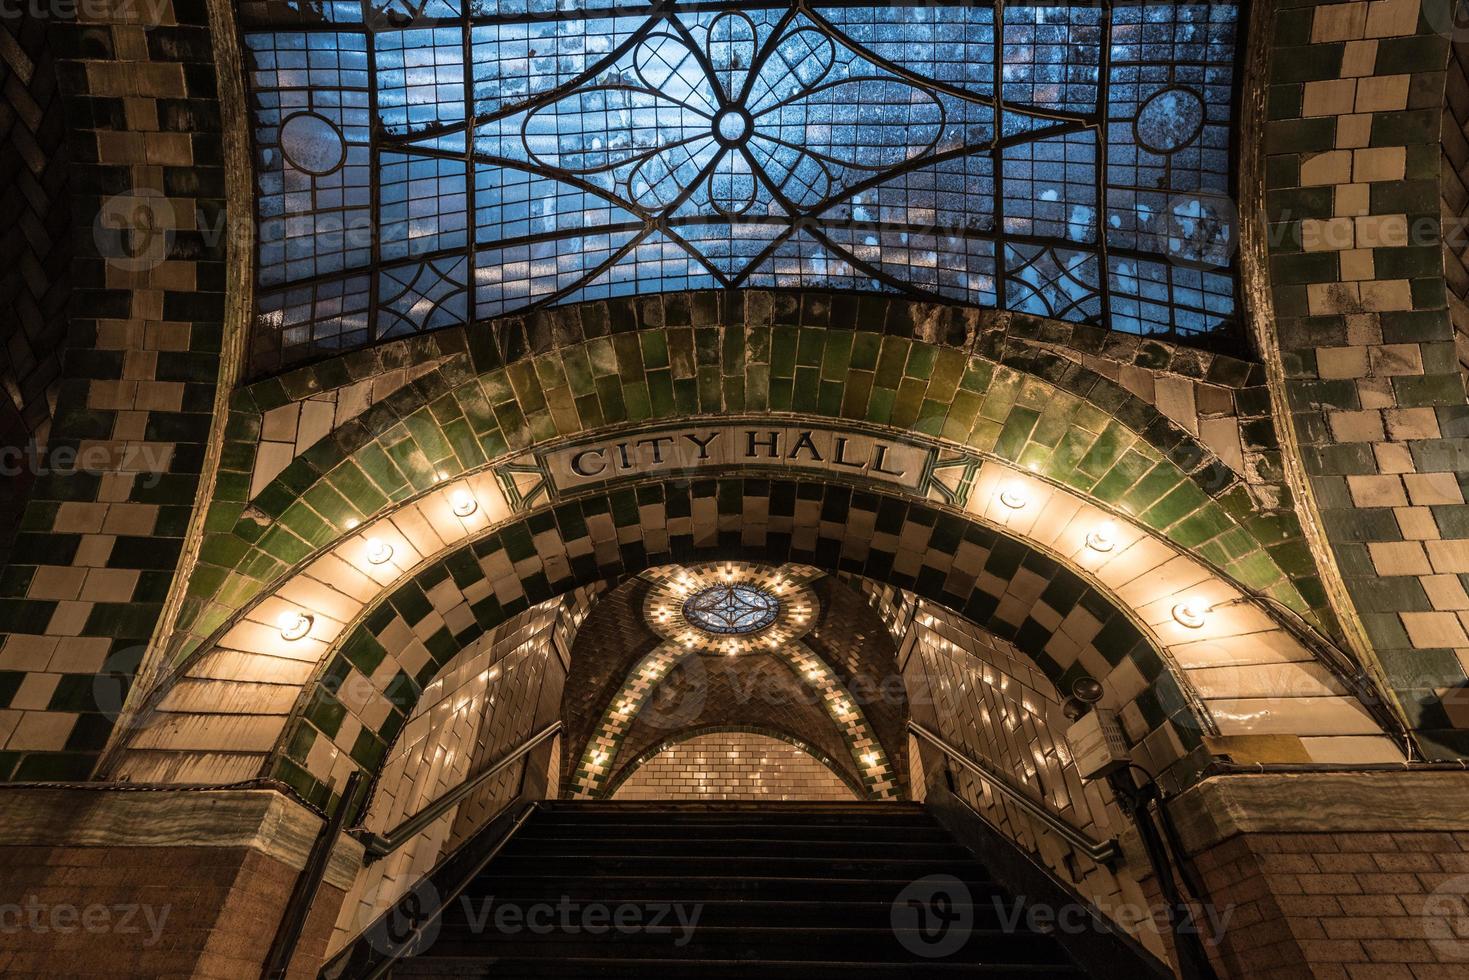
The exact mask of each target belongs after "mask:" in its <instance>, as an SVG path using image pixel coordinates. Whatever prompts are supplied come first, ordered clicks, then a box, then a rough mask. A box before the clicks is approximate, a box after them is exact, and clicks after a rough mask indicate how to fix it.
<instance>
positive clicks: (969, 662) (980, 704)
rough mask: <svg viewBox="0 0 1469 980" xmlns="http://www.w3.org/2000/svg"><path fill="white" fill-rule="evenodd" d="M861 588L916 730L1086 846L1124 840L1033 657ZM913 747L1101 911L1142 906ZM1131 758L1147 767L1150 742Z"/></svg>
mask: <svg viewBox="0 0 1469 980" xmlns="http://www.w3.org/2000/svg"><path fill="white" fill-rule="evenodd" d="M863 588H864V590H865V591H866V593H867V595H868V596H869V598H870V600H871V602H872V603H873V605H874V606H875V607H876V608H877V609H878V610H879V611H880V612H881V613H882V615H883V618H884V619H885V620H886V621H887V623H888V624H889V627H890V628H891V629H892V630H893V632H894V634H895V636H896V637H899V638H900V644H901V648H900V653H899V656H900V659H901V661H902V664H903V676H904V679H905V681H906V682H907V685H908V697H909V703H910V704H911V706H912V711H913V717H914V720H915V721H918V722H919V723H920V724H923V725H926V726H928V727H929V728H931V729H933V730H935V731H937V732H938V733H939V734H940V735H941V736H942V737H943V738H944V739H945V740H946V741H948V742H949V743H951V744H953V745H955V746H957V747H958V748H960V749H962V750H963V751H965V752H966V753H967V754H968V755H969V756H970V758H973V759H976V760H978V761H980V762H982V763H985V764H987V765H988V766H989V767H990V768H991V769H994V770H998V772H999V773H1001V774H1002V775H1003V776H1005V777H1006V778H1007V780H1008V782H1009V784H1010V785H1011V786H1012V787H1014V788H1016V789H1019V790H1020V791H1022V792H1024V793H1026V794H1028V795H1029V796H1031V798H1032V799H1034V800H1036V801H1037V802H1040V803H1042V804H1044V805H1045V806H1046V808H1047V809H1048V810H1050V812H1051V813H1053V814H1055V815H1056V816H1057V817H1059V818H1060V819H1062V820H1064V821H1066V822H1067V823H1069V824H1071V825H1072V826H1073V827H1076V828H1077V829H1078V830H1081V831H1083V832H1084V833H1086V834H1087V835H1088V836H1089V837H1091V838H1092V839H1093V840H1095V841H1103V840H1109V839H1116V838H1118V837H1119V836H1121V835H1122V834H1123V833H1125V832H1126V830H1127V821H1126V817H1125V816H1124V815H1123V814H1122V812H1121V811H1120V810H1119V809H1118V807H1117V805H1116V803H1115V801H1114V800H1113V797H1112V792H1111V790H1110V789H1109V788H1108V787H1107V786H1106V785H1105V783H1102V782H1098V781H1092V782H1085V783H1084V782H1083V781H1082V780H1081V778H1080V777H1079V776H1078V774H1077V772H1076V767H1075V766H1074V765H1073V764H1072V762H1071V756H1070V749H1069V746H1068V745H1067V744H1066V741H1065V737H1064V733H1065V729H1066V726H1067V725H1068V724H1069V722H1067V721H1066V719H1065V717H1064V716H1063V715H1062V713H1061V698H1060V696H1059V695H1058V694H1057V692H1056V687H1055V685H1054V684H1053V683H1052V682H1051V680H1050V679H1049V678H1047V677H1046V676H1045V675H1043V674H1042V673H1040V672H1039V671H1038V670H1036V669H1035V667H1034V664H1033V662H1032V661H1031V660H1030V658H1029V657H1027V656H1026V655H1025V654H1024V653H1022V652H1021V651H1020V650H1018V649H1016V647H1015V646H1014V644H1012V643H1009V642H1007V641H1005V640H1003V639H1001V638H999V637H997V636H995V635H993V634H991V633H988V632H986V631H985V630H983V629H980V628H978V627H976V626H975V625H974V624H972V623H969V622H966V621H965V620H964V619H962V618H960V617H958V616H955V615H953V614H952V613H950V612H948V611H946V610H944V609H942V608H940V607H937V606H935V605H933V604H932V603H929V602H927V601H925V600H922V599H918V598H916V597H915V596H913V595H912V594H911V593H908V592H904V591H902V590H896V589H892V588H887V587H882V586H878V585H875V584H873V583H870V582H868V583H863ZM1114 682H1115V680H1114ZM1109 694H1110V695H1111V698H1110V700H1109V702H1108V703H1116V702H1117V701H1118V700H1119V699H1118V698H1117V694H1118V692H1117V691H1115V690H1113V691H1111V692H1109ZM1135 720H1136V719H1134V721H1135ZM1154 737H1161V736H1154ZM917 744H918V748H919V750H920V753H921V754H923V753H926V758H927V759H928V760H929V764H930V767H931V768H932V769H933V771H932V772H930V774H929V775H930V778H933V777H935V776H937V773H938V770H939V768H941V767H947V769H948V770H949V772H950V773H951V774H952V776H953V777H954V789H955V792H956V793H958V794H959V796H960V797H961V798H963V799H964V800H965V801H966V802H968V803H969V804H970V805H971V806H972V807H974V809H975V810H976V811H978V812H979V814H980V815H981V816H982V817H983V818H984V819H985V820H986V821H987V822H988V823H989V824H990V825H991V826H992V827H994V828H995V829H996V830H998V831H999V832H1000V833H1002V834H1004V835H1005V836H1006V837H1008V838H1009V839H1010V840H1012V841H1014V842H1015V843H1016V844H1017V845H1018V846H1020V847H1021V848H1022V849H1024V850H1025V851H1027V852H1029V853H1030V854H1032V855H1033V856H1034V857H1035V859H1036V860H1038V861H1039V862H1040V863H1042V864H1043V865H1044V866H1046V867H1047V868H1049V869H1050V870H1051V872H1052V873H1053V874H1054V875H1056V876H1057V877H1058V878H1060V879H1061V880H1062V881H1065V882H1067V883H1069V884H1070V885H1071V887H1073V888H1075V889H1076V890H1077V891H1078V892H1079V893H1080V894H1081V895H1083V896H1085V897H1086V898H1087V899H1088V900H1090V901H1091V902H1093V903H1094V904H1096V905H1097V907H1099V908H1101V909H1102V910H1103V911H1109V910H1112V911H1118V910H1122V909H1124V908H1125V907H1131V908H1140V907H1143V906H1144V905H1146V904H1147V903H1146V901H1145V898H1144V893H1143V890H1142V888H1141V886H1140V885H1139V883H1138V882H1139V876H1138V875H1136V874H1135V873H1133V872H1132V871H1131V870H1129V869H1128V868H1127V867H1126V866H1125V865H1123V866H1118V867H1112V868H1109V867H1106V866H1103V865H1100V864H1097V863H1096V862H1094V861H1092V860H1091V859H1089V858H1087V857H1086V856H1085V855H1084V854H1082V853H1081V852H1078V851H1076V850H1075V849H1073V848H1072V847H1071V846H1070V845H1069V844H1068V843H1066V842H1065V841H1064V840H1061V839H1060V838H1058V837H1057V836H1056V835H1055V834H1054V833H1052V832H1051V831H1049V830H1048V829H1047V828H1046V827H1045V826H1044V825H1043V824H1041V823H1040V822H1039V821H1037V820H1035V819H1034V818H1033V817H1031V816H1030V815H1029V814H1028V813H1026V812H1025V811H1024V810H1023V809H1021V808H1020V807H1019V806H1017V805H1016V804H1015V803H1014V802H1013V801H1011V800H1010V799H1008V798H1007V797H1006V796H1004V795H1003V794H1002V793H1001V792H999V791H997V790H996V789H995V787H994V786H993V784H991V783H990V782H988V781H986V780H983V779H979V778H976V777H974V776H973V775H971V774H970V773H968V772H967V771H965V770H964V769H963V768H961V767H959V766H956V765H953V764H952V763H949V762H947V761H946V760H945V759H944V757H943V756H942V755H938V754H934V752H933V749H932V748H931V747H929V746H928V745H927V743H923V742H919V743H917ZM1135 751H1137V753H1138V755H1139V757H1140V758H1142V759H1144V760H1146V759H1147V758H1148V748H1147V746H1146V740H1144V742H1143V743H1141V744H1140V745H1138V746H1136V747H1135ZM1135 925H1136V923H1133V926H1135ZM1136 936H1137V938H1138V939H1139V941H1141V942H1143V943H1145V944H1146V945H1148V946H1149V948H1151V949H1152V950H1153V951H1154V952H1155V953H1160V954H1161V951H1162V946H1161V945H1160V944H1159V942H1158V939H1159V937H1158V936H1157V935H1156V933H1154V932H1152V931H1150V930H1147V929H1142V930H1139V931H1137V932H1136Z"/></svg>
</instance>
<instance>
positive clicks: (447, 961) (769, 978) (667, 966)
mask: <svg viewBox="0 0 1469 980" xmlns="http://www.w3.org/2000/svg"><path fill="white" fill-rule="evenodd" d="M751 965H752V964H751V962H750V961H749V960H712V959H709V960H679V961H670V960H666V959H658V958H652V957H649V958H629V957H605V956H599V957H591V956H585V957H558V958H556V959H536V958H520V959H517V958H513V957H493V958H491V957H484V956H463V957H447V956H446V957H418V958H416V959H409V960H403V961H401V962H399V963H397V964H394V966H393V969H392V972H391V973H390V974H389V976H392V977H405V978H406V977H414V978H420V980H469V978H476V980H479V978H484V980H488V978H494V980H502V978H505V980H512V978H521V977H524V978H533V977H534V978H539V977H609V978H626V980H638V978H643V977H654V978H663V977H669V978H678V980H687V978H688V977H709V978H711V980H724V978H729V980H749V978H751V977H753V976H758V977H760V978H761V980H899V978H905V977H918V978H922V977H952V976H964V977H983V978H985V980H1040V978H1045V980H1051V978H1055V980H1070V978H1080V977H1085V976H1086V974H1085V973H1083V972H1082V971H1081V970H1079V969H1077V968H1076V967H1074V966H1062V965H1060V964H1054V963H1040V964H978V963H946V962H943V961H929V962H925V963H862V962H853V961H835V960H834V961H829V962H825V963H812V962H809V961H804V960H761V961H760V962H759V972H758V973H756V972H754V971H752V969H751Z"/></svg>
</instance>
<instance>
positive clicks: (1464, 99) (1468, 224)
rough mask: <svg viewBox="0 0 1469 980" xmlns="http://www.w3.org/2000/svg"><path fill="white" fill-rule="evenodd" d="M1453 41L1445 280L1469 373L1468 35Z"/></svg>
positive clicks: (1444, 170) (1446, 136)
mask: <svg viewBox="0 0 1469 980" xmlns="http://www.w3.org/2000/svg"><path fill="white" fill-rule="evenodd" d="M1451 42H1452V43H1451V44H1450V46H1449V63H1448V67H1447V69H1446V70H1445V78H1444V105H1443V118H1442V122H1441V126H1440V130H1439V133H1440V140H1441V143H1440V146H1441V148H1442V158H1441V159H1440V161H1439V168H1440V170H1439V186H1440V188H1441V192H1442V200H1441V202H1440V212H1441V215H1442V220H1443V239H1444V279H1445V285H1446V286H1447V287H1448V292H1447V294H1446V296H1445V297H1444V298H1445V299H1446V300H1447V301H1448V304H1449V317H1450V318H1451V319H1452V320H1453V323H1454V348H1455V351H1456V353H1457V355H1458V360H1459V367H1460V368H1461V369H1462V370H1464V371H1466V372H1469V43H1466V42H1469V38H1465V37H1455V38H1452V39H1451Z"/></svg>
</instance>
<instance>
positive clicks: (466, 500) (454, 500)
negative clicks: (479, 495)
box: [449, 489, 479, 517]
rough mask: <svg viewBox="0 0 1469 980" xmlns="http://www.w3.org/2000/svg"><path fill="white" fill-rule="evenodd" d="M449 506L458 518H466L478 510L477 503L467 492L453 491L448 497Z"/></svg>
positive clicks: (462, 490)
mask: <svg viewBox="0 0 1469 980" xmlns="http://www.w3.org/2000/svg"><path fill="white" fill-rule="evenodd" d="M449 506H450V507H452V508H453V509H454V513H455V515H456V516H458V517H468V516H469V515H470V514H473V513H474V512H475V511H476V510H478V509H479V503H478V502H477V501H476V500H475V499H474V497H473V496H472V495H471V494H470V492H469V491H468V490H464V489H459V490H455V491H454V492H453V493H452V494H450V495H449Z"/></svg>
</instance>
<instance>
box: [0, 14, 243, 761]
mask: <svg viewBox="0 0 1469 980" xmlns="http://www.w3.org/2000/svg"><path fill="white" fill-rule="evenodd" d="M54 9H60V8H54ZM76 9H77V11H78V17H77V18H76V19H62V18H53V19H52V20H51V22H50V27H51V28H52V30H53V33H52V35H51V40H52V42H53V43H54V44H55V45H56V46H57V47H56V51H57V60H56V75H57V78H58V80H59V84H60V88H61V91H62V93H63V95H64V97H65V99H66V111H65V119H66V125H67V127H68V129H69V134H68V135H69V137H70V150H71V153H72V158H71V160H72V163H71V166H72V174H71V177H70V183H71V195H72V209H71V214H70V217H71V218H72V220H74V221H75V222H76V227H75V229H74V235H73V238H72V244H73V246H74V248H75V256H76V259H75V261H74V262H73V264H72V267H71V277H72V296H71V305H70V307H69V309H68V311H67V313H68V319H66V320H64V321H63V322H64V324H65V326H64V329H65V332H66V336H67V342H66V346H67V355H66V357H65V360H64V363H63V365H62V372H61V381H60V384H59V388H58V391H57V401H56V406H55V412H54V415H53V422H52V426H51V430H50V435H49V440H48V444H49V446H50V448H51V449H52V451H53V452H54V451H55V450H57V449H59V448H61V447H66V448H68V449H73V448H74V449H76V450H78V451H79V452H85V453H88V454H89V455H90V456H91V458H92V463H91V464H90V465H88V466H87V467H85V468H82V469H77V470H74V471H61V470H59V469H57V470H54V471H50V472H47V473H45V474H43V475H41V476H40V477H39V478H38V479H37V480H36V482H35V485H34V489H33V492H32V495H31V498H30V500H29V502H28V504H27V506H26V510H25V514H24V517H23V519H22V526H21V529H20V532H19V533H18V534H17V535H16V538H15V542H14V547H13V549H12V550H11V553H10V555H9V564H8V565H7V567H6V568H5V570H4V576H3V582H4V587H3V594H0V630H3V631H4V634H3V638H0V705H3V708H0V775H3V778H6V779H16V780H32V779H43V780H44V779H84V778H87V777H88V776H89V775H90V774H91V772H92V770H93V767H94V765H95V763H96V761H97V757H98V754H99V753H100V751H101V749H102V748H103V745H104V744H105V742H106V740H107V738H108V736H109V734H110V733H111V730H112V726H113V724H114V722H115V720H116V717H117V714H118V710H119V708H120V706H121V700H122V696H123V694H124V693H125V692H126V690H127V687H128V684H129V683H130V682H131V678H132V676H133V673H134V671H135V670H136V669H137V666H138V663H139V662H140V660H141V659H142V657H143V652H144V648H145V647H146V645H147V643H148V641H149V638H150V637H151V636H152V634H153V632H154V629H155V627H156V626H157V625H158V623H159V620H160V618H161V616H162V615H163V612H164V609H165V600H166V598H167V595H168V590H169V585H170V582H171V581H172V580H173V577H174V571H175V569H176V568H177V567H178V565H179V562H180V557H181V555H182V554H183V552H184V544H185V541H184V539H185V535H186V532H187V529H188V526H189V521H190V516H191V513H192V510H193V505H194V502H195V495H196V491H197V490H198V488H199V485H200V481H201V474H202V473H203V472H204V470H205V458H206V455H207V449H206V445H207V443H208V440H209V436H210V427H211V419H212V417H213V410H214V402H215V392H216V384H217V381H218V378H219V374H220V365H221V352H222V350H223V349H225V347H226V332H225V330H224V326H223V324H224V321H225V318H226V302H225V279H226V274H227V265H226V261H225V258H226V251H227V249H228V247H229V244H230V243H229V235H228V234H225V233H223V230H224V225H223V224H222V222H221V215H222V211H223V208H224V198H225V182H226V178H225V157H226V152H227V151H226V142H227V141H226V140H225V139H223V138H222V134H223V131H224V128H225V127H224V124H223V121H222V117H221V102H220V101H219V98H220V88H219V85H218V82H217V78H218V77H219V76H218V74H217V72H218V70H219V68H220V66H221V65H223V66H224V74H225V75H226V76H227V77H233V74H232V72H231V71H230V59H231V54H232V49H233V44H232V38H233V36H232V35H231V34H229V33H228V32H224V33H222V34H219V35H215V36H211V31H210V27H209V15H210V9H209V7H208V6H207V5H206V4H202V3H180V4H174V3H171V2H168V0H160V2H149V3H122V2H116V3H101V4H95V3H94V4H82V5H79V6H78V7H77V8H76ZM18 12H19V10H17V13H18ZM14 27H18V28H19V29H20V30H23V31H26V30H34V29H36V27H37V25H36V24H35V23H34V22H33V21H32V20H30V19H28V18H26V17H20V18H18V19H15V18H7V26H6V28H5V35H4V37H5V39H9V38H11V36H12V35H11V34H10V33H9V31H10V30H11V29H12V28H14ZM6 47H9V46H8V45H6ZM5 60H6V61H7V64H8V65H9V67H10V68H11V69H12V71H17V70H18V69H17V66H18V65H20V66H22V67H23V60H22V59H20V58H17V57H16V52H15V51H14V50H11V53H10V56H9V57H7V58H6V59H5ZM36 64H37V66H38V70H39V68H40V66H43V65H44V59H41V60H39V61H37V62H36ZM20 77H21V76H20V74H12V75H10V81H9V82H8V83H7V86H6V97H7V98H9V99H12V100H13V101H12V104H13V105H15V106H19V107H21V108H24V109H25V111H24V112H23V113H22V115H23V117H24V118H25V120H28V121H23V122H22V123H21V124H20V126H19V127H13V128H12V129H11V131H10V137H11V139H12V140H13V141H14V142H13V144H12V145H16V146H18V147H20V148H21V149H22V150H23V151H24V150H25V149H26V147H27V142H26V139H25V136H24V134H23V132H22V130H26V129H28V128H29V129H30V131H32V132H34V131H36V130H35V128H34V127H35V124H36V123H37V122H38V121H39V119H40V117H38V116H37V114H36V112H35V111H34V110H35V109H39V108H40V105H39V103H36V105H35V107H34V109H33V108H32V107H31V106H27V105H25V101H26V96H25V94H24V93H23V91H22V89H21V86H20V81H19V80H20ZM31 77H32V81H36V80H37V79H36V76H35V75H32V76H31ZM37 149H38V148H37V147H34V146H33V147H31V150H30V152H31V153H34V152H36V150H37ZM31 164H32V173H33V174H34V173H35V172H36V170H37V169H39V166H38V164H39V161H38V160H36V159H34V158H33V159H32V160H31ZM26 186H27V178H26V177H23V176H20V175H17V177H16V180H15V182H14V183H12V182H11V181H6V187H7V189H10V188H20V189H21V190H22V191H24V189H25V188H26ZM24 210H25V209H23V208H19V207H17V208H14V209H7V212H6V214H7V219H8V220H12V221H13V220H15V219H17V218H18V217H20V216H21V215H23V214H24ZM20 224H21V226H22V228H23V229H24V227H25V226H26V222H25V221H24V220H22V221H21V222H20ZM33 230H34V229H33ZM214 232H220V233H219V234H214ZM236 258H237V259H238V256H237V257H236ZM21 307H22V308H23V307H24V304H21ZM242 325H243V324H242ZM51 329H54V327H53V326H50V325H48V328H47V330H48V331H49V330H51ZM12 349H14V348H12ZM47 468H48V470H50V469H51V468H50V467H49V466H48V467H47ZM99 675H100V678H99Z"/></svg>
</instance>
